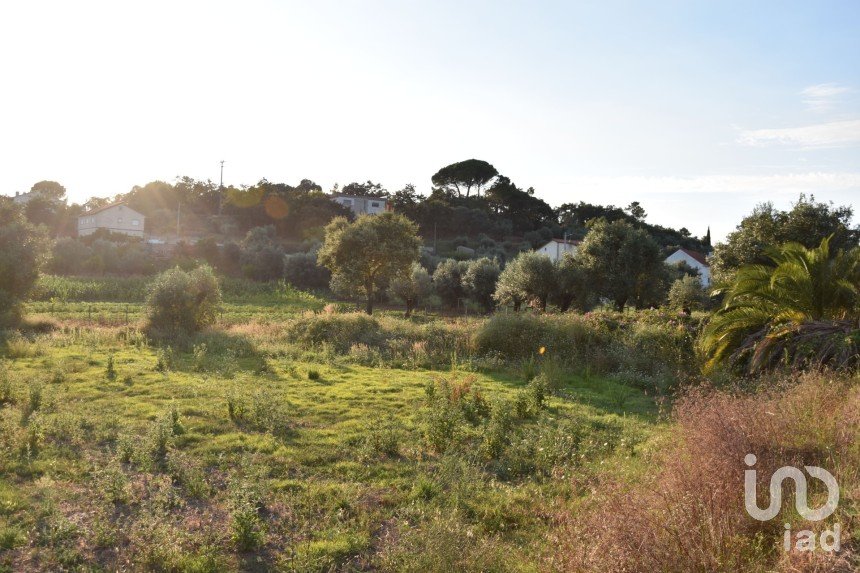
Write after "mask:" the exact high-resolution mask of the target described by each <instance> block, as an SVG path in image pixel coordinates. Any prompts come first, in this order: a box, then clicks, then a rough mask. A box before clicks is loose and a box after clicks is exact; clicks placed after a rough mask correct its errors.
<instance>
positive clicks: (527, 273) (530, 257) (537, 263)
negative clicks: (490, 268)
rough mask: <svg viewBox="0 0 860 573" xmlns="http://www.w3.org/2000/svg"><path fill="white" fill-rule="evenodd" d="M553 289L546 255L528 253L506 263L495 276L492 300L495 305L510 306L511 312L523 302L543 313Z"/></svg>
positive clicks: (553, 273) (553, 281)
mask: <svg viewBox="0 0 860 573" xmlns="http://www.w3.org/2000/svg"><path fill="white" fill-rule="evenodd" d="M555 286H556V285H555V267H554V265H553V263H552V261H551V260H550V259H549V257H547V256H546V255H542V254H540V253H535V252H531V251H529V252H525V253H520V254H519V255H517V257H516V258H515V259H514V260H512V261H511V262H510V263H508V265H507V266H506V267H505V270H503V271H502V273H501V274H500V275H499V282H498V283H497V285H496V292H495V294H494V295H493V298H495V299H496V301H498V302H499V304H512V305H513V307H514V311H518V310H519V309H520V306H521V305H522V303H524V302H527V303H529V304H531V305H533V306H535V307H536V308H538V309H540V310H542V311H545V310H546V305H547V301H548V300H549V297H550V294H552V293H553V291H554V290H555Z"/></svg>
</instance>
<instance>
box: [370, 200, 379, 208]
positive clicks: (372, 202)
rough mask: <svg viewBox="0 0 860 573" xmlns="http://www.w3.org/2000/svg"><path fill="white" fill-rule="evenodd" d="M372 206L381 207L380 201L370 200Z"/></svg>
mask: <svg viewBox="0 0 860 573" xmlns="http://www.w3.org/2000/svg"><path fill="white" fill-rule="evenodd" d="M370 206H371V207H379V202H377V201H371V202H370Z"/></svg>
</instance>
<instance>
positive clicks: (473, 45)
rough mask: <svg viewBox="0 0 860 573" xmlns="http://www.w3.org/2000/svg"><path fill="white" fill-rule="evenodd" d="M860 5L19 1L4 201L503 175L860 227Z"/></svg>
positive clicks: (5, 128) (613, 195) (680, 215)
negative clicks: (821, 208)
mask: <svg viewBox="0 0 860 573" xmlns="http://www.w3.org/2000/svg"><path fill="white" fill-rule="evenodd" d="M858 25H860V2H857V1H855V0H851V1H846V2H828V1H816V2H787V1H779V2H766V1H756V2H749V1H748V0H745V1H737V2H735V1H720V2H716V1H712V2H697V1H692V0H688V1H655V2H616V1H611V0H610V1H607V0H600V1H594V2H572V1H567V2H540V1H531V2H527V1H523V2H509V1H505V0H495V1H486V2H481V1H469V0H461V1H448V0H434V1H430V0H427V1H423V2H422V1H410V0H399V1H378V0H361V1H358V0H356V1H350V0H341V1H338V2H335V1H327V0H313V1H311V0H308V1H305V2H296V1H254V0H245V1H242V2H217V1H208V2H192V1H180V0H173V1H171V2H160V1H157V0H155V1H148V2H134V3H132V2H116V1H113V2H89V1H86V0H80V1H76V2H67V1H63V2H43V1H33V2H3V3H2V4H0V194H6V195H12V194H14V192H16V191H21V192H24V191H27V190H28V189H29V188H30V187H31V186H32V185H33V183H35V182H36V181H40V180H44V179H49V180H55V181H59V182H60V183H62V184H63V185H64V186H65V187H66V188H67V190H68V195H69V198H70V200H72V201H75V202H83V201H85V200H86V199H87V198H89V197H91V196H113V195H116V194H118V193H124V192H127V191H129V190H130V189H131V188H132V187H133V186H134V185H143V184H145V183H147V182H149V181H153V180H165V181H172V180H174V179H175V178H176V177H177V176H180V175H187V176H191V177H194V178H196V179H211V180H213V181H216V182H217V181H218V177H219V165H220V163H219V162H220V161H221V160H224V161H225V164H224V183H225V184H232V185H241V184H253V183H255V182H257V181H259V180H260V179H262V178H266V179H268V180H269V181H273V182H284V183H290V184H296V183H298V182H299V181H300V180H301V179H304V178H307V179H312V180H314V181H316V182H317V183H319V184H320V185H322V186H323V188H324V189H326V190H328V189H330V188H331V187H332V186H333V185H334V184H335V183H339V184H340V185H341V186H342V185H344V184H346V183H349V182H351V181H366V180H368V179H370V180H373V181H378V182H381V183H382V184H383V185H384V186H385V187H386V188H387V189H389V190H391V191H395V190H397V189H400V188H402V187H403V186H404V185H405V184H407V183H413V184H414V185H416V188H417V189H418V190H419V191H420V192H422V193H428V192H429V190H430V186H431V184H430V177H431V176H432V174H433V173H434V172H436V171H437V170H438V169H439V168H440V167H442V166H444V165H447V164H450V163H453V162H455V161H460V160H463V159H468V158H473V157H474V158H479V159H484V160H486V161H489V162H490V163H492V164H493V165H494V166H495V167H496V168H497V169H498V170H499V171H500V172H501V173H502V174H504V175H507V176H508V177H510V178H511V179H512V180H513V181H514V182H515V183H516V184H517V185H519V186H520V187H522V188H528V187H534V188H535V190H536V193H537V195H538V196H540V197H542V198H543V199H545V200H546V201H547V202H549V203H550V204H551V205H553V206H557V205H560V204H562V203H566V202H578V201H586V202H591V203H599V204H614V205H618V206H622V207H623V206H626V205H627V204H628V203H630V202H631V201H639V202H640V203H641V204H642V205H643V206H644V207H645V209H646V211H647V213H648V219H647V220H648V221H649V222H651V223H657V224H662V225H666V226H672V227H676V228H677V227H682V226H683V227H687V228H688V229H689V230H690V231H691V232H692V233H693V234H694V235H703V234H704V233H705V230H706V229H707V228H708V227H710V228H711V231H712V235H713V236H714V238H715V239H721V238H723V237H724V236H725V235H726V234H727V233H729V232H730V231H731V230H733V229H734V227H735V225H737V223H738V222H739V221H740V219H741V218H742V217H743V216H744V215H746V214H748V213H749V212H751V211H752V209H753V207H754V206H755V205H756V204H758V203H761V202H763V201H772V202H773V203H774V204H775V205H777V206H778V207H780V208H787V207H789V206H790V204H791V203H792V202H793V201H796V199H797V197H798V195H799V194H800V193H807V194H814V195H815V197H816V199H819V200H825V201H833V202H834V203H836V204H838V205H851V206H853V207H854V208H855V211H858V216H857V217H856V220H855V222H857V220H860V65H858V54H860V34H858V33H857V29H858Z"/></svg>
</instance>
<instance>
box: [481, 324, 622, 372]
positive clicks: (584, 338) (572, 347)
mask: <svg viewBox="0 0 860 573" xmlns="http://www.w3.org/2000/svg"><path fill="white" fill-rule="evenodd" d="M605 341H606V336H605V333H604V332H602V331H601V329H600V328H599V327H598V326H597V325H595V324H593V323H592V322H590V321H589V320H588V319H587V318H586V317H584V316H579V315H545V316H538V315H534V314H529V313H513V314H497V315H495V316H493V317H491V318H490V319H488V320H486V321H484V322H483V323H481V325H480V326H479V327H478V329H477V330H476V331H475V333H474V335H473V337H472V345H473V347H474V348H475V350H476V351H477V352H478V353H479V354H487V353H498V354H500V355H501V356H503V357H504V358H505V359H507V360H528V359H530V358H533V357H534V356H535V355H536V354H537V353H538V352H539V350H540V349H541V348H545V349H546V355H545V356H547V357H550V356H553V357H556V358H558V359H559V360H563V361H565V362H568V363H577V362H583V361H584V359H585V352H586V350H587V349H588V347H589V346H593V345H599V344H602V343H605Z"/></svg>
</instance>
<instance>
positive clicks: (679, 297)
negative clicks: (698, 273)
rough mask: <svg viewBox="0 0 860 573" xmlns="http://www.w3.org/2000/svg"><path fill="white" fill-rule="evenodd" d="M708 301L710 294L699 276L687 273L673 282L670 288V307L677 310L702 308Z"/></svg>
mask: <svg viewBox="0 0 860 573" xmlns="http://www.w3.org/2000/svg"><path fill="white" fill-rule="evenodd" d="M707 302H708V294H707V292H706V291H705V289H704V287H702V280H701V279H700V278H699V277H692V276H689V275H685V276H684V277H682V278H680V279H678V280H676V281H675V282H674V283H672V286H671V288H670V289H669V307H670V308H673V309H676V310H681V309H683V310H701V309H702V308H704V307H705V305H706V304H707Z"/></svg>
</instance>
